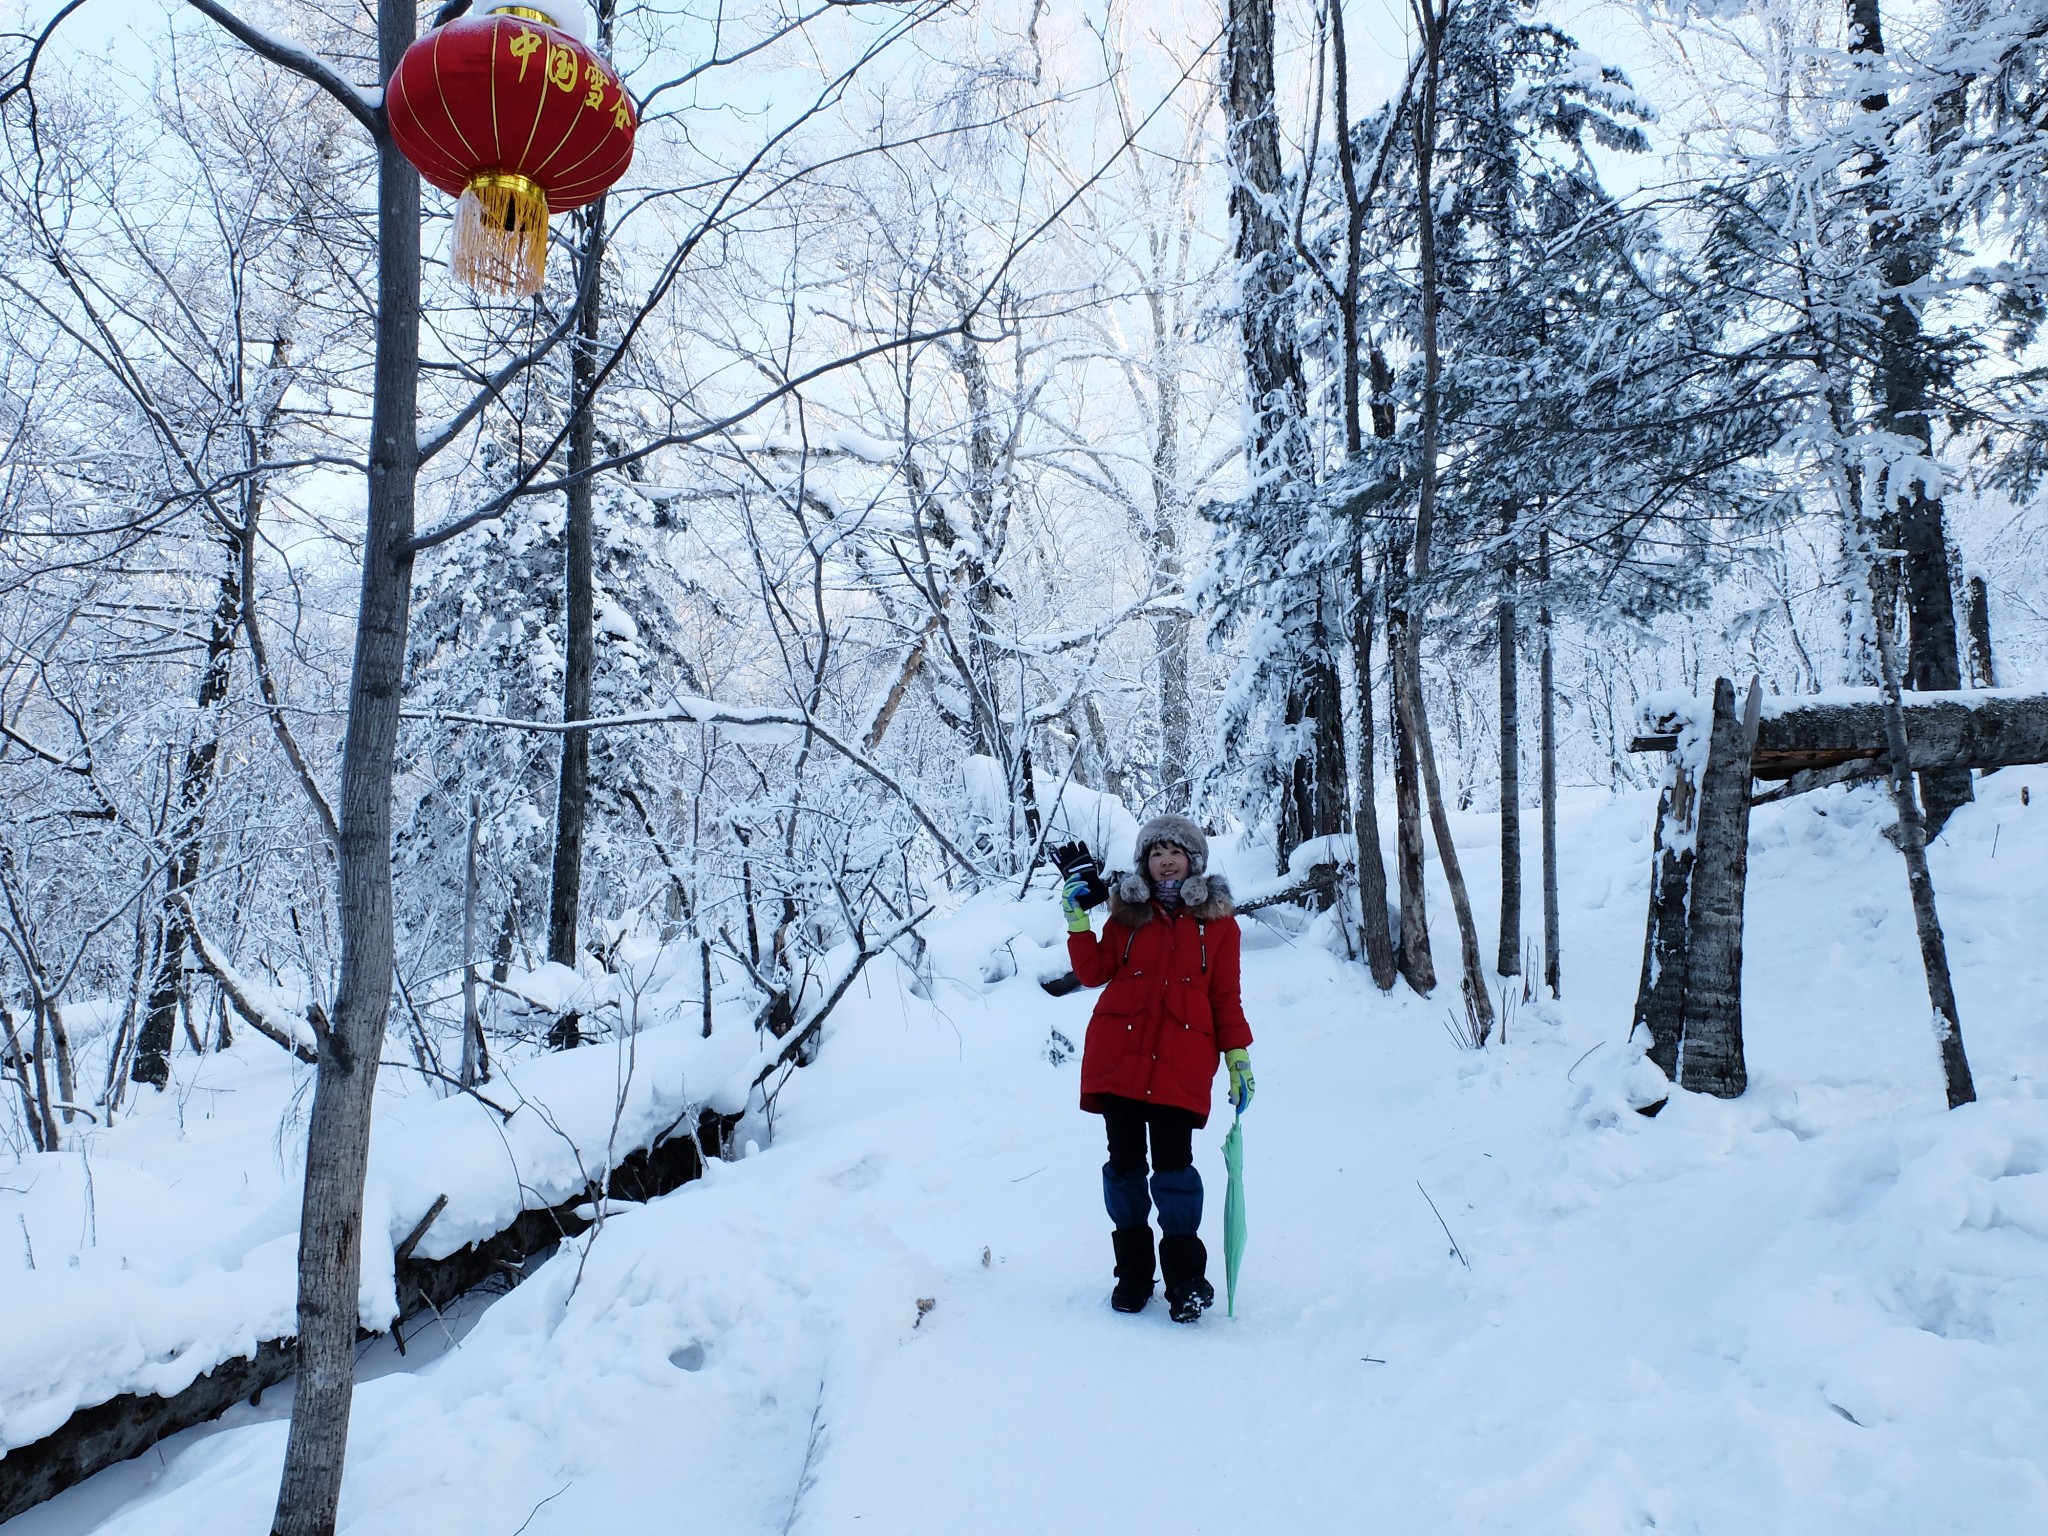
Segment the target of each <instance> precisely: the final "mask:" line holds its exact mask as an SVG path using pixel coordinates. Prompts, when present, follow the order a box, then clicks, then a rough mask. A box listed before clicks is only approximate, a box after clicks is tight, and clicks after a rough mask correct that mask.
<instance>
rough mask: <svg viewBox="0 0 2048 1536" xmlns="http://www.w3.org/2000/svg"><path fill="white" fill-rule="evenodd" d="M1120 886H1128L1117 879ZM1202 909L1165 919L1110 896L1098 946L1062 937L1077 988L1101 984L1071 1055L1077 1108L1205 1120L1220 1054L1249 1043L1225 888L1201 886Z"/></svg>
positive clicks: (1089, 936) (1214, 883) (1084, 936)
mask: <svg viewBox="0 0 2048 1536" xmlns="http://www.w3.org/2000/svg"><path fill="white" fill-rule="evenodd" d="M1126 878H1127V879H1128V878H1129V877H1126ZM1208 886H1209V891H1208V897H1207V899H1206V900H1205V901H1202V902H1200V903H1198V904H1197V905H1195V906H1192V907H1183V908H1182V909H1181V910H1180V911H1179V912H1178V913H1177V914H1175V915H1174V916H1171V917H1169V916H1167V915H1166V911H1165V909H1164V908H1163V907H1160V906H1159V905H1157V904H1156V903H1153V904H1146V905H1136V904H1132V903H1129V902H1126V901H1122V900H1119V899H1118V897H1117V896H1115V895H1112V896H1111V898H1110V903H1109V911H1110V918H1109V921H1108V922H1107V923H1105V924H1104V925H1103V929H1102V937H1101V938H1099V939H1098V938H1097V937H1096V936H1095V935H1094V934H1093V933H1070V934H1068V935H1067V954H1068V957H1069V958H1070V959H1072V961H1073V963H1074V974H1075V975H1076V976H1077V977H1079V978H1080V980H1081V984H1082V985H1083V986H1088V987H1100V986H1104V984H1105V983H1106V984H1107V990H1106V991H1104V992H1103V994H1102V997H1101V999H1100V1001H1098V1002H1097V1003H1096V1005H1095V1014H1094V1016H1093V1017H1092V1018H1090V1019H1089V1021H1088V1039H1087V1043H1086V1044H1085V1045H1084V1046H1083V1047H1082V1048H1081V1107H1082V1108H1083V1109H1086V1110H1092V1111H1094V1112H1095V1113H1097V1114H1100V1113H1101V1111H1102V1095H1104V1094H1116V1095H1118V1096H1119V1097H1122V1098H1127V1099H1136V1100H1137V1101H1138V1102H1139V1103H1141V1104H1148V1103H1149V1104H1172V1105H1176V1106H1178V1107H1179V1108H1181V1109H1185V1110H1189V1111H1192V1112H1193V1113H1194V1114H1197V1115H1200V1116H1201V1117H1202V1118H1201V1120H1200V1121H1199V1122H1198V1123H1199V1124H1203V1125H1206V1124H1207V1123H1208V1120H1209V1090H1210V1087H1211V1086H1212V1084H1213V1083H1214V1082H1215V1078H1216V1063H1217V1062H1218V1060H1219V1059H1220V1058H1221V1057H1222V1054H1223V1052H1225V1051H1234V1050H1239V1049H1242V1048H1245V1047H1248V1046H1250V1044H1251V1043H1252V1031H1251V1025H1250V1024H1248V1023H1246V1022H1245V1016H1244V1001H1243V999H1242V998H1241V997H1240V996H1239V995H1238V964H1239V952H1240V947H1241V945H1240V936H1239V934H1238V929H1237V919H1236V918H1235V917H1233V916H1232V915H1231V913H1232V912H1233V911H1234V910H1235V909H1234V908H1233V906H1232V905H1231V900H1230V888H1229V887H1228V886H1227V885H1225V884H1224V882H1223V879H1222V877H1221V876H1211V877H1209V881H1208Z"/></svg>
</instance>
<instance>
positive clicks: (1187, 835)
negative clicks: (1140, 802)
mask: <svg viewBox="0 0 2048 1536" xmlns="http://www.w3.org/2000/svg"><path fill="white" fill-rule="evenodd" d="M1160 843H1171V844H1173V846H1174V847H1176V848H1178V849H1179V850H1180V851H1181V852H1182V853H1185V854H1186V855H1187V856H1188V873H1189V874H1191V875H1201V874H1206V873H1208V869H1209V839H1208V838H1207V837H1205V836H1204V835H1203V833H1202V829H1201V828H1200V827H1198V826H1196V825H1195V824H1194V823H1193V822H1192V821H1190V820H1188V818H1187V817H1185V816H1154V817H1153V818H1152V819H1151V820H1150V821H1148V822H1146V823H1145V825H1143V826H1142V827H1140V828H1138V849H1137V852H1135V853H1133V854H1132V855H1131V861H1132V863H1134V864H1135V865H1136V866H1137V868H1138V872H1139V873H1140V874H1143V875H1148V876H1149V875H1150V874H1151V871H1150V870H1149V869H1147V868H1146V867H1145V855H1146V854H1148V853H1150V852H1151V851H1152V850H1153V848H1154V847H1156V846H1157V845H1158V844H1160Z"/></svg>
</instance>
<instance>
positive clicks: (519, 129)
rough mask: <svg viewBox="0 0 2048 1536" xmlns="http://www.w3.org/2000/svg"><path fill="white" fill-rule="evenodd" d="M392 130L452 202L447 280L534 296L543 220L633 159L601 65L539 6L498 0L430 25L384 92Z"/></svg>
mask: <svg viewBox="0 0 2048 1536" xmlns="http://www.w3.org/2000/svg"><path fill="white" fill-rule="evenodd" d="M385 107H386V113H387V115H388V117H389V119H390V123H391V133H392V137H393V138H395V139H396V140H397V141H398V147H399V149H400V150H401V151H403V152H404V155H405V158H406V159H408V160H410V161H411V162H412V163H413V165H414V166H415V167H416V168H417V169H418V171H419V173H420V175H421V176H422V177H423V178H425V179H426V180H427V181H430V182H432V183H433V184H434V185H435V186H437V187H439V188H440V189H441V190H442V191H443V192H446V193H448V194H449V195H450V196H451V197H454V198H457V199H458V200H459V201H458V202H457V204H456V208H455V242H454V250H453V259H452V264H453V267H454V271H455V275H456V277H458V278H459V279H461V280H462V281H463V282H465V283H467V284H469V285H470V286H471V287H472V288H475V289H477V290H479V291H480V292H485V293H500V294H516V295H521V296H524V295H529V294H534V293H538V292H539V291H540V285H541V279H542V277H543V276H545V274H546V270H547V254H548V217H549V215H551V214H556V213H565V212H567V211H568V210H569V209H571V208H580V207H582V206H583V205H584V204H585V203H589V202H594V201H596V200H597V198H598V197H599V196H601V195H602V194H603V193H604V191H605V189H606V188H607V187H609V186H611V184H612V183H613V182H615V181H617V180H618V179H619V178H620V177H621V176H623V175H624V174H625V172H626V167H627V166H628V165H630V164H632V161H633V133H634V130H635V129H636V128H637V127H638V126H639V113H638V111H637V110H636V109H635V107H634V105H633V99H632V97H630V96H628V95H627V94H626V88H625V87H624V86H623V85H621V84H620V83H619V78H618V76H616V75H614V74H613V73H612V72H611V70H610V68H609V67H607V66H606V64H605V63H604V61H603V60H601V59H599V58H598V57H597V55H596V54H594V53H592V52H591V51H590V50H589V49H588V48H586V47H584V46H583V44H582V43H580V42H578V41H577V40H576V39H575V38H574V37H571V36H570V35H569V34H568V33H567V32H565V31H563V30H562V29H561V28H560V27H558V26H556V25H555V23H554V21H553V19H552V18H551V17H550V16H548V14H547V13H546V12H545V11H542V10H537V9H533V8H531V7H528V6H523V5H509V6H499V7H497V8H496V9H494V10H492V11H491V12H490V13H489V14H487V15H484V16H470V17H463V18H461V19H459V20H456V21H452V22H450V23H448V25H447V26H445V27H437V28H435V29H434V30H433V31H432V32H429V33H428V34H427V35H426V36H425V37H423V38H421V39H420V40H419V41H418V42H416V43H414V44H413V45H412V47H410V48H408V49H407V50H406V52H405V57H404V58H402V59H400V60H399V61H398V68H397V69H396V70H395V71H393V72H392V76H391V80H390V83H389V85H388V86H387V87H386V90H385Z"/></svg>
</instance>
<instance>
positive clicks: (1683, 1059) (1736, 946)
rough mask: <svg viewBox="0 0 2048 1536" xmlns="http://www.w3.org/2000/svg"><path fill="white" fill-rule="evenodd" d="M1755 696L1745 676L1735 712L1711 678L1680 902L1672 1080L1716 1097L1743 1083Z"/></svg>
mask: <svg viewBox="0 0 2048 1536" xmlns="http://www.w3.org/2000/svg"><path fill="white" fill-rule="evenodd" d="M1761 702H1762V699H1761V692H1760V690H1759V688H1758V686H1757V685H1756V684H1755V683H1754V682H1752V683H1751V684H1750V689H1749V698H1748V701H1747V703H1746V704H1745V706H1744V708H1743V711H1742V713H1741V714H1739V715H1738V714H1737V713H1736V710H1735V685H1734V684H1733V683H1731V682H1730V681H1729V680H1728V679H1727V678H1725V677H1717V678H1715V679H1714V725H1713V735H1712V738H1711V739H1710V742H1709V744H1708V747H1707V766H1706V769H1705V771H1704V772H1702V773H1701V775H1700V795H1699V831H1698V834H1697V836H1698V842H1697V851H1696V853H1695V855H1694V860H1693V871H1692V893H1691V899H1690V900H1689V901H1688V902H1687V903H1686V971H1685V1018H1684V1023H1683V1026H1682V1028H1681V1031H1680V1036H1679V1043H1678V1085H1679V1086H1680V1087H1681V1088H1685V1089H1688V1090H1690V1091H1692V1092H1695V1093H1711V1094H1713V1095H1715V1096H1716V1097H1717V1098H1723V1099H1732V1098H1736V1097H1738V1096H1739V1095H1740V1094H1741V1093H1742V1090H1743V1089H1744V1088H1745V1087H1747V1086H1748V1084H1749V1072H1748V1068H1747V1066H1746V1065H1745V1064H1744V1062H1743V1058H1742V906H1743V885H1744V882H1745V881H1746V879H1747V877H1748V873H1749V788H1750V756H1751V753H1752V752H1753V751H1754V750H1755V746H1756V730H1757V717H1758V711H1759V706H1760V704H1761Z"/></svg>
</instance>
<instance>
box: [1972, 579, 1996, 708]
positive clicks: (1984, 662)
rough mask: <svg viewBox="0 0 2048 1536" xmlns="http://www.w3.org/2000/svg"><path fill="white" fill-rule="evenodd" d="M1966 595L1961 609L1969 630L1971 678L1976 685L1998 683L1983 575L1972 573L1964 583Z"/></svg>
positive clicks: (1989, 613)
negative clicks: (1966, 598)
mask: <svg viewBox="0 0 2048 1536" xmlns="http://www.w3.org/2000/svg"><path fill="white" fill-rule="evenodd" d="M1964 590H1965V591H1966V592H1968V594H1969V598H1968V601H1967V603H1966V604H1965V608H1964V612H1965V616H1966V619H1967V622H1968V627H1969V631H1970V680H1971V682H1972V683H1973V684H1975V685H1976V686H1977V687H1979V688H1996V687H1997V686H1998V668H1997V666H1996V665H1995V664H1994V662H1993V660H1992V656H1991V595H1990V593H1989V592H1988V591H1987V590H1986V589H1985V586H1984V578H1983V577H1982V576H1972V577H1971V578H1970V579H1969V581H1968V583H1967V584H1966V585H1965V588H1964Z"/></svg>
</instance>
